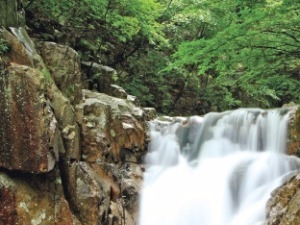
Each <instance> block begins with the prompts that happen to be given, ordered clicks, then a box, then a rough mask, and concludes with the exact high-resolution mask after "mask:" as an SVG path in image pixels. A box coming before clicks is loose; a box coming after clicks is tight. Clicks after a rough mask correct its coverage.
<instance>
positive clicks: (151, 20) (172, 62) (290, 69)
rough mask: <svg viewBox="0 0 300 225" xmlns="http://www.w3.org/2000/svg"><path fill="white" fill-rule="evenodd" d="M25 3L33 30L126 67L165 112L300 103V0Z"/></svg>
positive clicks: (132, 87)
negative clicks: (184, 105)
mask: <svg viewBox="0 0 300 225" xmlns="http://www.w3.org/2000/svg"><path fill="white" fill-rule="evenodd" d="M24 7H25V9H26V15H27V24H28V26H29V28H30V29H31V31H32V33H35V34H39V38H42V39H44V40H52V41H57V42H61V43H64V44H68V45H70V46H71V47H73V48H75V49H76V50H77V51H78V52H79V53H80V54H81V57H82V60H89V61H95V62H98V61H101V62H102V63H103V64H106V65H110V66H112V67H114V68H116V69H117V70H118V72H119V74H118V82H119V83H120V84H121V86H122V87H124V88H125V89H126V90H127V91H128V92H129V93H131V94H133V95H136V96H138V97H139V99H140V100H141V103H142V105H144V106H155V107H156V108H157V109H158V111H160V112H162V113H171V114H172V113H176V114H178V113H179V112H180V113H181V114H189V113H199V114H203V113H206V112H208V111H210V110H227V109H232V108H237V107H265V108H269V107H278V106H281V105H282V104H284V103H288V102H290V101H294V102H296V103H299V99H300V4H299V2H298V0H224V1H217V0H27V1H24ZM182 99H184V101H183V102H185V103H186V105H188V106H189V107H190V109H186V108H184V107H183V106H181V105H180V103H179V102H180V100H182ZM187 102H188V103H189V104H187ZM180 110H181V111H180Z"/></svg>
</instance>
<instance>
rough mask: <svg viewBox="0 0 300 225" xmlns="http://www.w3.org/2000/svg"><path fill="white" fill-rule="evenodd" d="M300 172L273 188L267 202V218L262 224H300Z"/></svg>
mask: <svg viewBox="0 0 300 225" xmlns="http://www.w3.org/2000/svg"><path fill="white" fill-rule="evenodd" d="M299 187H300V174H297V175H295V176H293V177H291V178H290V179H289V180H288V181H287V182H286V183H285V184H283V185H282V186H280V187H279V188H277V189H276V190H274V191H273V192H272V194H271V198H270V200H269V201H268V203H267V215H266V216H267V219H266V222H265V223H264V225H298V224H300V207H299V202H300V189H299Z"/></svg>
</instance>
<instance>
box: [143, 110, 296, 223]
mask: <svg viewBox="0 0 300 225" xmlns="http://www.w3.org/2000/svg"><path fill="white" fill-rule="evenodd" d="M289 116H290V115H289V111H288V110H287V109H280V110H279V109H278V110H269V111H265V110H260V109H247V110H246V109H239V110H235V111H228V112H224V113H210V114H208V115H206V116H205V117H204V118H200V117H191V118H189V120H188V121H187V122H185V123H180V122H173V123H158V122H157V121H153V122H152V124H151V143H150V146H149V153H148V155H147V157H146V166H147V168H146V172H145V176H144V187H143V190H142V195H141V206H140V223H139V224H140V225H256V224H262V223H263V221H264V219H265V206H266V202H267V200H268V199H269V198H270V193H271V191H272V190H274V189H275V188H276V187H277V186H279V185H280V184H282V182H283V181H284V180H285V179H286V178H287V177H288V176H289V174H290V173H291V171H294V170H297V169H299V168H300V162H299V159H298V158H296V157H293V156H287V155H285V154H284V151H285V148H286V139H287V126H288V119H289Z"/></svg>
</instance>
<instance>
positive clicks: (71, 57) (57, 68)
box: [37, 42, 82, 105]
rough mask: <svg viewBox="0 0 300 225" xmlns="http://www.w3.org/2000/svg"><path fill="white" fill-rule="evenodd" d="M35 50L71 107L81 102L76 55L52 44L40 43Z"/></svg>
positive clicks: (65, 47)
mask: <svg viewBox="0 0 300 225" xmlns="http://www.w3.org/2000/svg"><path fill="white" fill-rule="evenodd" d="M37 48H38V50H39V52H40V54H41V56H42V58H43V59H44V62H45V64H46V66H47V69H48V70H49V72H50V74H51V76H52V77H53V79H54V82H55V84H56V86H57V87H58V89H59V90H60V91H61V92H62V93H63V94H64V95H65V96H66V97H67V98H68V99H69V101H70V103H71V104H72V105H75V104H78V103H79V102H80V101H81V99H82V98H81V89H82V88H81V86H82V84H81V70H80V61H79V56H78V53H77V52H76V51H75V50H74V49H72V48H70V47H67V46H64V45H59V44H57V43H54V42H41V43H38V44H37Z"/></svg>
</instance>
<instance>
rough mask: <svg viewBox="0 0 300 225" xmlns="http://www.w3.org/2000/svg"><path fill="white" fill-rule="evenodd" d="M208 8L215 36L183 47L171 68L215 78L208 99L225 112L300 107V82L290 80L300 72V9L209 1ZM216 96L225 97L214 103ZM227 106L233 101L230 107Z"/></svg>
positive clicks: (286, 4)
mask: <svg viewBox="0 0 300 225" xmlns="http://www.w3.org/2000/svg"><path fill="white" fill-rule="evenodd" d="M206 7H208V10H209V11H210V13H211V17H212V18H214V19H213V20H214V21H215V23H216V28H217V29H215V33H214V34H212V36H211V37H209V38H200V39H197V40H192V41H188V42H182V44H181V45H180V46H179V48H178V51H177V52H176V53H175V54H174V58H175V61H174V63H173V65H172V67H183V68H191V66H192V68H197V72H196V74H197V76H198V77H201V76H212V77H213V79H211V80H210V81H209V83H208V84H207V86H208V88H213V89H212V90H210V91H209V92H211V91H213V92H212V96H211V97H209V98H208V100H209V102H210V104H216V105H217V106H218V107H219V109H221V110H224V109H226V108H227V109H230V108H232V106H236V105H238V106H244V107H245V106H260V107H274V106H280V105H282V103H285V102H287V101H291V100H293V101H298V102H299V94H298V93H297V90H300V83H299V78H298V77H294V76H293V75H292V74H293V71H295V70H296V71H297V70H298V71H299V69H300V61H299V54H300V32H299V31H300V26H299V24H300V23H299V22H300V20H299V13H300V7H299V4H296V1H292V0H290V1H266V2H264V1H237V0H235V1H232V0H227V1H222V2H219V1H210V2H209V3H207V6H206ZM194 70H195V69H193V70H190V69H189V72H190V73H195V71H194ZM216 87H218V89H219V93H218V92H217V93H216V90H215V88H216ZM214 93H215V94H216V95H222V96H225V97H224V99H220V100H216V98H215V97H214ZM229 93H230V94H229ZM228 94H229V95H228ZM228 96H229V97H228ZM216 101H217V102H216ZM224 101H225V103H226V101H229V104H228V106H227V107H226V106H225V107H223V105H224ZM236 103H238V104H236Z"/></svg>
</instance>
